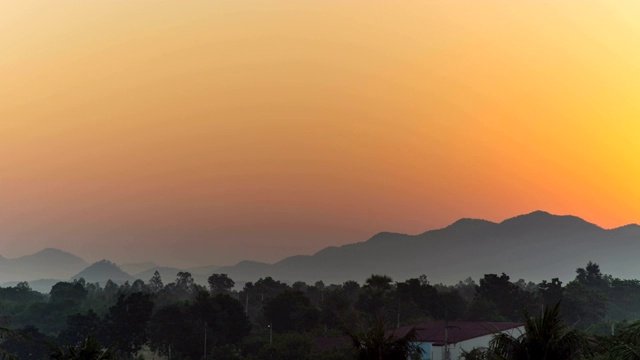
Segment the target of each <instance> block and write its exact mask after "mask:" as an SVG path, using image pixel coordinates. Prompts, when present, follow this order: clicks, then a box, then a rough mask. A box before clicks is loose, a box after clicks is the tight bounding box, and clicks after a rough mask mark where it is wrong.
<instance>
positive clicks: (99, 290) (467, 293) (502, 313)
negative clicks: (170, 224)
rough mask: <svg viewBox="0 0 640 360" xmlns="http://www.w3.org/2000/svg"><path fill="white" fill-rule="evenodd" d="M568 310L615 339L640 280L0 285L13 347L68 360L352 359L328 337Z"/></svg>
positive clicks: (592, 273) (2, 314)
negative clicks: (106, 357) (101, 355)
mask: <svg viewBox="0 0 640 360" xmlns="http://www.w3.org/2000/svg"><path fill="white" fill-rule="evenodd" d="M556 306H557V315H558V316H559V317H560V318H561V319H562V323H563V324H568V325H567V326H568V327H569V328H571V329H576V330H579V331H582V333H584V334H589V335H590V336H592V337H595V336H604V337H606V336H608V335H610V333H611V329H612V328H613V329H616V328H618V329H626V328H628V327H629V324H632V322H633V321H635V320H637V319H640V313H639V312H640V281H638V280H622V279H617V278H613V277H611V276H609V275H604V274H602V273H601V271H600V268H599V266H598V265H597V264H594V263H591V262H590V263H588V264H587V265H586V266H585V267H584V268H579V269H577V271H576V276H575V279H574V280H572V281H570V282H568V283H567V284H563V283H562V282H561V281H560V280H558V279H557V278H556V279H550V280H548V281H546V280H545V281H542V282H540V283H538V284H535V283H532V282H526V281H524V280H516V281H514V280H512V279H510V277H509V276H508V275H506V274H504V273H503V274H500V275H498V274H487V275H485V276H484V277H483V278H481V279H479V281H478V282H477V283H476V282H475V281H474V280H472V279H466V280H464V281H460V282H459V283H457V284H455V285H443V284H431V283H430V282H429V281H428V278H427V277H426V276H424V275H423V276H420V277H417V278H413V279H408V280H405V281H395V282H394V281H393V279H391V278H390V277H388V276H385V275H372V276H370V277H369V278H368V279H367V280H366V281H365V282H364V283H363V284H359V283H358V282H356V281H346V282H344V283H343V284H331V285H325V284H324V283H323V282H322V281H318V282H316V283H314V284H307V283H304V282H295V283H293V284H288V283H285V282H282V281H278V280H275V279H273V278H271V277H265V278H262V279H259V280H258V281H256V282H248V283H246V284H244V285H243V286H242V288H241V289H236V288H235V282H234V281H233V280H232V279H231V278H229V277H228V276H227V275H225V274H213V275H211V276H210V277H209V278H208V286H206V287H205V286H201V285H199V284H196V283H195V282H194V280H193V278H192V276H191V274H190V273H188V272H180V273H178V274H177V275H176V278H175V279H173V281H171V282H169V283H166V284H165V283H164V281H163V279H162V278H161V276H160V274H159V273H158V272H156V273H155V274H154V275H153V277H152V278H151V279H149V280H148V281H146V282H145V281H143V280H136V281H134V282H133V283H131V284H130V283H128V282H125V283H124V284H121V285H118V284H115V283H114V282H112V281H108V282H107V283H106V284H105V285H104V286H101V285H100V284H96V283H87V282H85V281H84V280H83V279H79V280H75V281H70V282H59V283H57V284H55V285H54V286H53V287H52V289H51V291H50V293H49V294H41V293H39V292H36V291H33V290H32V289H31V288H30V287H29V285H28V284H27V283H26V282H22V283H19V284H17V285H16V286H14V287H5V288H0V327H3V328H4V329H6V330H7V331H8V333H7V334H14V335H15V334H20V335H19V336H9V335H6V336H4V337H3V341H2V345H1V347H2V349H3V350H4V351H6V353H7V354H12V356H16V357H17V358H21V359H26V358H29V359H51V358H54V355H56V356H57V358H62V357H64V356H67V357H68V355H69V354H72V353H80V350H82V349H83V348H84V347H93V348H96V347H97V348H100V349H103V351H107V350H108V351H109V354H113V356H114V358H119V359H132V358H138V357H141V356H143V357H144V356H146V357H151V356H156V355H158V356H162V357H165V358H167V359H171V360H174V359H199V358H209V359H245V360H249V359H265V358H271V359H352V358H354V357H356V356H358V348H357V347H354V346H349V342H348V341H347V342H344V343H343V346H339V347H334V348H330V349H322V348H320V347H318V346H317V343H318V341H317V339H321V338H349V337H350V338H351V339H362V338H366V336H367V335H368V334H369V333H368V332H369V331H370V330H371V329H376V328H378V330H379V328H380V327H381V326H382V325H380V324H383V326H382V327H383V328H387V329H388V328H394V327H397V326H403V325H411V324H415V323H418V322H420V321H427V320H451V321H453V320H468V321H514V322H526V321H528V320H530V317H529V315H528V314H537V313H540V312H541V311H542V310H541V309H550V308H554V307H556ZM405 340H406V339H405ZM96 344H98V345H96ZM486 355H487V354H486V353H484V355H483V356H486ZM469 356H471V355H469Z"/></svg>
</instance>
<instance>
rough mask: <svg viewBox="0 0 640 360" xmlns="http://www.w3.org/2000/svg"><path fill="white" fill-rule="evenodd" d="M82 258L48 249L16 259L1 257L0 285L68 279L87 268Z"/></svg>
mask: <svg viewBox="0 0 640 360" xmlns="http://www.w3.org/2000/svg"><path fill="white" fill-rule="evenodd" d="M87 265H88V264H87V263H86V262H85V261H84V260H82V259H81V258H79V257H77V256H75V255H73V254H70V253H68V252H64V251H62V250H58V249H51V248H47V249H44V250H41V251H39V252H37V253H35V254H32V255H27V256H22V257H19V258H15V259H7V258H4V257H0V283H5V282H9V281H33V280H38V279H51V278H56V279H68V278H70V277H71V276H73V275H74V274H77V273H78V272H79V271H81V270H82V269H84V268H85V267H87Z"/></svg>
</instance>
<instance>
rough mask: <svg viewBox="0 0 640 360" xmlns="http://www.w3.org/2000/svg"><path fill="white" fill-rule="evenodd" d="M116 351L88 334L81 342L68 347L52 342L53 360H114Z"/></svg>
mask: <svg viewBox="0 0 640 360" xmlns="http://www.w3.org/2000/svg"><path fill="white" fill-rule="evenodd" d="M115 358H116V356H115V354H114V352H113V351H112V350H111V349H110V348H103V347H102V345H101V344H100V342H98V340H96V339H95V338H94V337H93V336H91V335H89V336H87V337H86V338H85V339H84V340H83V341H82V343H81V344H79V345H76V346H67V348H66V349H63V348H61V347H60V346H58V345H55V344H51V359H52V360H114V359H115Z"/></svg>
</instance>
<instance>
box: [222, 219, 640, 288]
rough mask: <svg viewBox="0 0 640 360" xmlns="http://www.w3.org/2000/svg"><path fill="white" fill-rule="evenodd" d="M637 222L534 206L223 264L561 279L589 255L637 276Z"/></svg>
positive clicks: (329, 275)
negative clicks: (617, 222) (614, 223)
mask: <svg viewBox="0 0 640 360" xmlns="http://www.w3.org/2000/svg"><path fill="white" fill-rule="evenodd" d="M638 254H640V226H638V225H627V226H624V227H621V228H617V229H612V230H605V229H603V228H601V227H599V226H597V225H594V224H591V223H588V222H586V221H584V220H582V219H580V218H578V217H575V216H558V215H552V214H549V213H547V212H544V211H536V212H533V213H530V214H526V215H520V216H516V217H514V218H511V219H507V220H505V221H503V222H501V223H494V222H490V221H486V220H478V219H461V220H459V221H457V222H455V223H453V224H452V225H450V226H448V227H446V228H443V229H438V230H431V231H427V232H425V233H422V234H419V235H406V234H396V233H387V232H383V233H379V234H377V235H375V236H373V237H372V238H371V239H369V240H368V241H365V242H360V243H354V244H348V245H344V246H340V247H328V248H325V249H323V250H321V251H319V252H317V253H315V254H313V255H308V256H304V255H303V256H293V257H289V258H286V259H284V260H282V261H280V262H277V263H275V264H265V263H258V262H247V261H243V262H240V263H238V264H237V265H235V266H228V267H222V268H219V269H217V272H220V273H227V274H229V276H230V277H231V278H232V279H234V280H235V281H240V282H244V281H255V280H257V279H258V278H261V277H265V276H272V277H274V278H276V279H279V280H284V281H290V282H291V281H297V280H302V281H306V282H315V281H317V280H323V281H324V282H325V283H342V282H344V281H346V280H349V279H354V280H358V281H360V282H362V281H363V280H364V279H366V278H367V277H368V276H370V275H371V274H387V275H389V276H391V277H392V278H393V279H394V280H403V279H407V278H411V277H417V276H419V275H421V274H426V275H427V278H428V279H429V280H430V281H431V282H443V283H455V282H457V281H459V280H463V279H465V278H467V277H469V276H471V277H473V278H475V279H478V278H481V277H482V276H483V275H484V274H487V273H497V274H500V273H502V272H505V273H507V274H508V275H509V276H511V277H512V278H513V279H514V280H517V279H518V278H523V279H525V280H528V281H535V282H537V281H541V280H543V279H551V278H552V277H560V278H561V279H562V280H564V281H567V280H570V279H573V278H574V277H575V270H576V268H578V267H584V266H585V265H586V263H587V262H588V261H590V260H591V261H594V262H596V263H598V264H600V268H601V269H602V271H603V272H604V273H607V274H611V275H613V276H616V277H621V278H638V276H640V275H639V274H640V263H638V262H637V260H636V259H637V257H638Z"/></svg>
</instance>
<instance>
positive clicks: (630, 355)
mask: <svg viewBox="0 0 640 360" xmlns="http://www.w3.org/2000/svg"><path fill="white" fill-rule="evenodd" d="M609 345H610V346H609V355H610V357H611V358H613V359H620V360H640V321H636V322H634V323H631V324H630V325H628V326H626V327H625V328H624V329H622V331H620V334H619V335H617V336H615V337H614V338H613V339H611V344H609Z"/></svg>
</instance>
